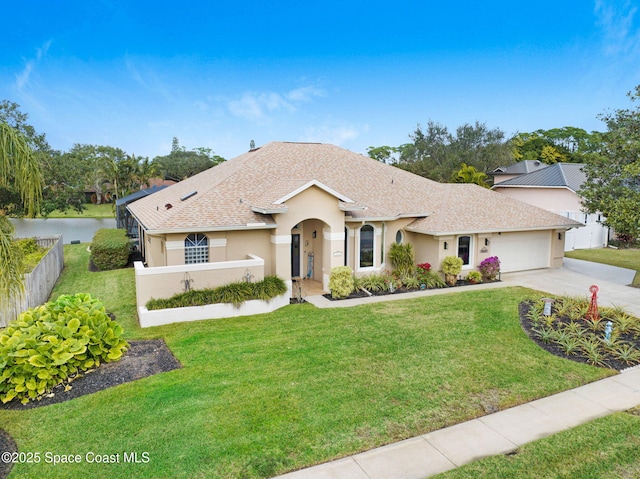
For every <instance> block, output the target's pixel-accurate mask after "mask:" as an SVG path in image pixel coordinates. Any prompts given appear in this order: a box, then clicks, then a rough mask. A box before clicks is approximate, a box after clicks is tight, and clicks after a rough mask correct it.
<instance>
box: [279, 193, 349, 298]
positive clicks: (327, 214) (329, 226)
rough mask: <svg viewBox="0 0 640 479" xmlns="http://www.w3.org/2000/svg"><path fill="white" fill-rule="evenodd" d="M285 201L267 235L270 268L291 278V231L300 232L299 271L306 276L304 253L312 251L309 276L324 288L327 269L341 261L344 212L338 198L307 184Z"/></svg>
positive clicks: (282, 275)
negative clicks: (283, 210) (320, 282)
mask: <svg viewBox="0 0 640 479" xmlns="http://www.w3.org/2000/svg"><path fill="white" fill-rule="evenodd" d="M285 204H286V206H287V212H286V213H280V214H277V215H274V218H275V220H276V223H277V225H278V226H277V228H276V230H275V233H274V234H273V235H272V238H271V243H272V246H271V252H272V257H271V259H272V261H273V269H274V270H275V272H276V274H277V275H278V276H280V277H281V278H285V279H288V278H290V277H291V234H292V233H294V234H300V235H301V236H300V240H301V241H300V243H301V244H300V249H301V256H302V258H301V262H300V274H301V276H304V275H306V273H307V268H308V263H307V258H308V254H309V253H310V252H313V254H314V269H313V278H314V279H315V280H317V281H322V282H323V284H324V286H325V288H326V287H327V285H328V282H329V274H330V273H331V269H332V268H334V267H336V266H341V265H342V264H343V262H344V256H343V255H344V212H343V211H341V210H340V208H339V200H338V198H336V197H335V196H334V195H332V194H330V193H328V192H326V191H324V190H323V189H321V188H319V187H316V186H311V187H309V188H307V189H306V190H304V191H302V192H300V193H298V194H297V195H295V196H294V197H292V198H289V199H288V200H287V201H286V202H285ZM296 226H297V228H296V229H295V230H294V227H296ZM314 231H315V232H316V237H315V238H313V232H314Z"/></svg>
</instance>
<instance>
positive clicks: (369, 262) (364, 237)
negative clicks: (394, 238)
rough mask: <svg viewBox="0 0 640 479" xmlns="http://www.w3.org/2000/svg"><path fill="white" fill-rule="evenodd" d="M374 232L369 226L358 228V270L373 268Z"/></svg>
mask: <svg viewBox="0 0 640 479" xmlns="http://www.w3.org/2000/svg"><path fill="white" fill-rule="evenodd" d="M373 239H374V230H373V226H371V225H364V226H363V227H362V228H360V268H371V267H373Z"/></svg>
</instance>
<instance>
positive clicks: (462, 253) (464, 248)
mask: <svg viewBox="0 0 640 479" xmlns="http://www.w3.org/2000/svg"><path fill="white" fill-rule="evenodd" d="M470 256H471V236H460V237H459V238H458V258H462V264H463V265H464V266H467V265H469V259H470Z"/></svg>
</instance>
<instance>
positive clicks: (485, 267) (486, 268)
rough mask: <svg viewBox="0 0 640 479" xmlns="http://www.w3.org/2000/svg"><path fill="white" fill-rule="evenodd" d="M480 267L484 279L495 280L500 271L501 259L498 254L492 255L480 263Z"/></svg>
mask: <svg viewBox="0 0 640 479" xmlns="http://www.w3.org/2000/svg"><path fill="white" fill-rule="evenodd" d="M478 269H479V270H480V273H481V274H482V279H483V281H495V279H496V278H497V277H498V274H499V273H500V259H498V257H497V256H490V257H489V258H487V259H485V260H484V261H482V263H480V266H479V267H478Z"/></svg>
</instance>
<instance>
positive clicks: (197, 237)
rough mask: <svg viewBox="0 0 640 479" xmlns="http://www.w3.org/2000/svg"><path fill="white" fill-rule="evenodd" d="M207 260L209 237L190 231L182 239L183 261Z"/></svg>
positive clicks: (203, 261)
mask: <svg viewBox="0 0 640 479" xmlns="http://www.w3.org/2000/svg"><path fill="white" fill-rule="evenodd" d="M208 261H209V239H208V238H207V237H206V235H203V234H202V233H191V234H190V235H189V236H187V237H186V238H185V239H184V263H185V264H193V263H206V262H208Z"/></svg>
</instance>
